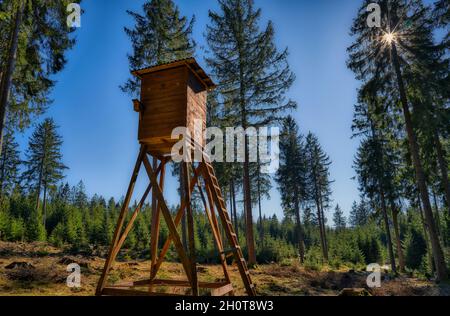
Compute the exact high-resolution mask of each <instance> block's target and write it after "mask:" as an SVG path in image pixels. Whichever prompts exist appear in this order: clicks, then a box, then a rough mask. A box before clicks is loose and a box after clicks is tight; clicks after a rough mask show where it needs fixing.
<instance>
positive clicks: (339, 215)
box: [333, 204, 347, 231]
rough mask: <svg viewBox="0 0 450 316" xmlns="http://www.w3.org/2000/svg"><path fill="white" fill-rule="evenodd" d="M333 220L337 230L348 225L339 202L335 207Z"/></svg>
mask: <svg viewBox="0 0 450 316" xmlns="http://www.w3.org/2000/svg"><path fill="white" fill-rule="evenodd" d="M333 222H334V227H335V228H336V230H337V231H342V230H344V229H345V227H346V225H347V223H346V219H345V216H344V212H343V211H342V210H341V207H340V206H339V204H337V205H336V208H335V209H334V214H333Z"/></svg>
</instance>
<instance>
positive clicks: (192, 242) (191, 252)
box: [183, 162, 198, 296]
mask: <svg viewBox="0 0 450 316" xmlns="http://www.w3.org/2000/svg"><path fill="white" fill-rule="evenodd" d="M183 169H184V170H183V176H184V188H185V196H184V198H185V200H186V216H187V230H188V240H189V260H190V261H191V275H192V279H191V285H192V295H193V296H198V279H197V258H196V255H195V239H194V238H195V232H194V214H193V213H192V208H191V193H190V190H189V188H190V182H191V176H190V174H191V171H190V168H189V163H187V162H185V163H183Z"/></svg>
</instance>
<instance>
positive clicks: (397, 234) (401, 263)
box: [391, 201, 405, 272]
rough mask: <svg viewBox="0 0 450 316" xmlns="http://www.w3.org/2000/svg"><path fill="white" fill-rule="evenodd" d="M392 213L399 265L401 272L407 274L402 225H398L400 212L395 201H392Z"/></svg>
mask: <svg viewBox="0 0 450 316" xmlns="http://www.w3.org/2000/svg"><path fill="white" fill-rule="evenodd" d="M391 211H392V224H393V225H394V235H395V243H396V248H397V257H398V264H399V268H400V272H405V257H404V255H403V248H402V241H401V238H400V225H399V223H398V213H399V210H398V209H397V207H396V206H395V203H394V202H393V201H391Z"/></svg>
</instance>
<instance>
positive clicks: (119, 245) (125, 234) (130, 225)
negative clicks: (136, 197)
mask: <svg viewBox="0 0 450 316" xmlns="http://www.w3.org/2000/svg"><path fill="white" fill-rule="evenodd" d="M162 167H163V162H161V164H160V165H159V166H158V169H157V170H156V173H157V175H158V174H159V173H160V172H161V169H162ZM151 188H152V184H151V183H150V184H149V185H148V187H147V189H146V190H145V192H144V195H143V196H142V198H141V200H140V201H139V204H138V205H137V207H136V209H135V210H134V212H133V214H132V215H131V218H130V221H129V222H128V224H127V226H126V228H125V230H124V232H123V233H122V235H121V236H120V239H119V241H118V242H117V245H116V247H115V249H114V255H113V261H114V260H115V259H116V257H117V255H118V254H119V251H120V249H121V248H122V246H123V244H124V242H125V240H126V239H127V237H128V234H129V233H130V231H131V229H132V228H133V224H134V222H135V221H136V218H137V216H138V214H139V212H140V211H141V209H142V206H143V205H144V203H145V200H146V199H147V196H148V194H149V193H150V190H151Z"/></svg>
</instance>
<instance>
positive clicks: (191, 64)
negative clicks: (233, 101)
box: [131, 57, 216, 90]
mask: <svg viewBox="0 0 450 316" xmlns="http://www.w3.org/2000/svg"><path fill="white" fill-rule="evenodd" d="M183 66H185V67H187V68H188V69H189V70H190V71H191V72H192V73H193V74H194V75H195V76H196V77H197V79H199V80H200V82H201V83H202V84H203V85H204V86H205V88H206V89H207V90H212V89H214V88H215V87H216V85H215V84H214V82H213V81H212V79H211V78H210V77H209V76H208V75H207V74H206V72H205V71H204V70H203V69H202V67H200V65H199V64H198V63H197V61H196V60H195V58H193V57H191V58H186V59H180V60H175V61H172V62H170V63H165V64H159V65H154V66H151V67H147V68H142V69H138V70H133V71H132V72H131V73H132V74H133V75H134V76H136V77H138V78H139V79H142V76H144V75H146V74H149V73H154V72H158V71H163V70H168V69H172V68H177V67H183Z"/></svg>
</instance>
